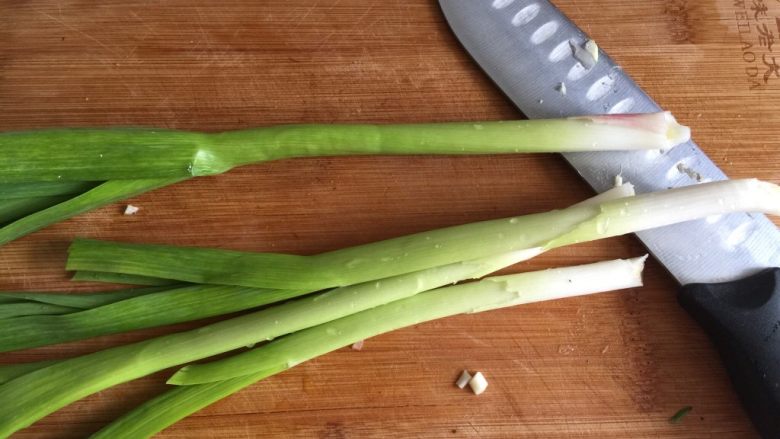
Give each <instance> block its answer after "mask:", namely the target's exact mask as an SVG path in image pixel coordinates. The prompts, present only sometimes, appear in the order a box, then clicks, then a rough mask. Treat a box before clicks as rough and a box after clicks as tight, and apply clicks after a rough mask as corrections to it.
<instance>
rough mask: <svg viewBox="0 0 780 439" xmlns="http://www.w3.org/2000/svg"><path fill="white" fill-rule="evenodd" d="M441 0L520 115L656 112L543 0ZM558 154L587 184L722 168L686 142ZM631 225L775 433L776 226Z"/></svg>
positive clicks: (727, 222) (651, 181) (713, 173)
mask: <svg viewBox="0 0 780 439" xmlns="http://www.w3.org/2000/svg"><path fill="white" fill-rule="evenodd" d="M439 4H440V6H441V8H442V10H443V12H444V15H445V17H446V19H447V21H448V23H449V25H450V27H451V28H452V30H453V31H454V33H455V35H456V36H457V38H458V39H459V40H460V42H461V44H462V45H463V47H464V48H465V49H466V50H467V51H468V52H469V54H470V55H471V56H472V58H474V60H475V61H476V62H477V63H478V64H479V65H480V67H481V68H482V69H483V70H484V71H485V72H486V73H487V74H488V76H490V78H491V79H492V80H493V81H494V82H495V83H496V85H498V87H499V88H500V89H501V90H502V91H503V92H504V93H505V94H506V95H507V97H509V99H510V100H512V102H514V103H515V105H517V107H518V108H519V109H520V110H521V111H522V112H523V113H524V114H525V115H526V116H527V117H529V118H532V119H533V118H548V117H564V116H575V115H587V114H598V113H611V114H615V113H643V112H654V111H660V107H659V106H658V104H656V103H655V102H654V101H653V100H652V99H651V98H650V97H649V96H648V95H647V94H646V93H644V92H643V91H642V89H641V88H640V87H639V86H638V85H637V84H636V83H635V82H634V81H633V80H632V79H631V78H630V77H629V76H628V75H627V74H626V73H625V72H624V71H623V70H622V69H621V68H620V66H618V65H617V64H616V63H615V62H614V61H613V60H612V59H611V58H610V57H609V56H608V55H607V54H606V53H604V52H603V51H602V50H601V49H599V50H598V56H597V57H596V58H591V59H584V58H583V55H582V53H583V52H586V53H587V51H585V49H584V48H585V45H586V43H588V42H589V41H590V40H589V38H588V36H587V35H586V34H585V33H584V32H583V31H582V30H580V29H579V28H578V27H577V26H576V25H575V24H574V23H573V22H572V21H570V20H569V19H568V18H567V17H566V16H565V15H564V14H563V13H562V12H561V11H559V10H558V9H557V8H556V7H555V6H554V5H553V4H552V3H550V2H549V1H547V0H478V1H475V0H440V1H439ZM564 157H565V158H566V160H568V161H569V163H571V164H572V165H573V167H574V168H575V169H576V170H577V171H578V172H579V174H580V175H581V176H582V177H583V178H584V179H585V180H586V181H587V182H588V183H589V184H590V185H591V186H592V187H593V188H594V189H595V190H596V191H597V192H602V191H604V190H606V189H608V188H610V187H611V186H612V184H613V180H614V177H615V176H616V175H621V176H622V177H623V178H624V179H625V180H627V181H630V182H631V183H633V184H634V185H635V187H636V189H637V192H640V193H642V192H652V191H658V190H664V189H668V188H672V187H679V186H685V185H689V184H696V183H700V182H706V181H715V180H723V179H726V178H727V177H726V175H725V174H724V173H723V171H721V170H720V169H719V168H718V167H717V166H716V165H715V164H714V163H713V162H712V160H710V159H709V158H708V157H707V155H706V154H705V153H704V152H703V151H702V150H701V149H700V148H699V147H698V146H697V145H696V144H695V143H693V141H691V142H689V143H686V144H683V145H680V146H678V147H676V148H674V149H672V150H669V151H661V152H617V153H616V152H592V153H591V152H588V153H570V154H564ZM637 235H638V236H639V238H640V239H641V240H642V242H643V243H644V244H645V246H646V247H647V248H648V250H649V251H650V253H651V254H652V255H653V256H654V257H655V258H656V259H658V260H659V261H660V262H661V263H662V264H663V265H664V266H665V267H666V268H667V269H668V270H669V272H670V273H671V274H672V275H673V276H674V277H675V278H676V279H677V280H678V281H679V282H680V284H682V285H686V286H685V287H683V288H682V290H681V293H680V295H679V298H680V302H681V304H682V305H683V306H684V307H685V308H686V309H687V310H688V311H689V312H690V313H691V314H692V315H693V316H694V318H696V320H697V321H699V323H700V324H702V326H703V327H704V328H705V330H706V331H707V332H708V333H709V335H710V336H711V338H712V339H713V341H714V342H715V344H716V346H717V348H718V350H719V352H720V354H721V356H722V358H723V359H724V362H725V364H726V367H727V369H728V371H729V374H730V376H731V378H732V381H733V382H734V383H735V384H736V385H737V391H738V393H739V395H740V398H741V399H742V401H743V403H744V405H745V407H746V408H747V410H748V412H749V414H750V415H751V419H752V420H753V422H754V424H755V425H756V426H757V428H758V429H759V431H760V432H761V433H762V434H763V435H764V436H766V437H780V419H778V418H780V417H778V416H777V413H780V330H778V328H779V327H780V270H778V269H772V268H771V267H777V266H780V231H778V229H777V227H775V225H774V224H773V223H772V222H771V221H769V219H768V218H766V217H765V216H764V215H761V214H755V213H750V214H729V215H723V216H720V217H714V218H707V219H706V220H701V221H692V222H688V223H682V224H677V225H673V226H667V227H662V228H657V229H652V230H647V231H644V232H640V233H638V234H637ZM751 293H752V294H751ZM746 294H750V297H752V299H751V300H745V299H744V296H745V295H746Z"/></svg>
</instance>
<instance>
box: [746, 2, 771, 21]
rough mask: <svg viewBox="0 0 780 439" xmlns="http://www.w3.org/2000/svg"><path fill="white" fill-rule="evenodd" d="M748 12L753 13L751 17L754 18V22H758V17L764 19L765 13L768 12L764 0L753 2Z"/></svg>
mask: <svg viewBox="0 0 780 439" xmlns="http://www.w3.org/2000/svg"><path fill="white" fill-rule="evenodd" d="M750 10H751V11H753V12H754V14H753V16H754V17H755V18H756V21H758V16H759V15H761V16H763V17H764V18H766V13H767V12H768V11H769V6H767V5H766V3H764V0H753V6H751V7H750Z"/></svg>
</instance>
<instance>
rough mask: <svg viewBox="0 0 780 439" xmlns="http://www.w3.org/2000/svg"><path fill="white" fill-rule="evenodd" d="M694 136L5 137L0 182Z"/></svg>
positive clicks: (364, 130) (514, 128)
mask: <svg viewBox="0 0 780 439" xmlns="http://www.w3.org/2000/svg"><path fill="white" fill-rule="evenodd" d="M689 137H690V130H689V129H688V128H687V127H684V126H681V125H679V124H678V123H677V122H676V121H675V119H674V117H672V116H671V114H670V113H651V114H641V115H628V116H624V115H618V116H585V117H575V118H568V119H549V120H522V121H500V122H455V123H420V124H389V125H345V124H319V125H318V124H312V125H281V126H270V127H264V128H254V129H247V130H239V131H228V132H222V133H211V134H207V133H199V132H188V131H177V130H164V129H144V128H109V129H88V128H55V129H39V130H32V131H21V132H5V133H0V163H3V165H2V166H0V183H19V182H41V181H55V182H84V181H105V180H123V179H139V178H180V179H183V178H189V177H197V176H203V175H214V174H220V173H222V172H225V171H228V170H230V169H232V168H234V167H236V166H242V165H247V164H250V163H257V162H264V161H268V160H277V159H284V158H291V157H309V156H337V155H356V154H500V153H518V152H564V151H595V150H625V149H626V148H627V145H630V148H632V149H668V148H671V147H673V146H675V145H677V144H679V143H682V142H685V141H687V140H688V138H689Z"/></svg>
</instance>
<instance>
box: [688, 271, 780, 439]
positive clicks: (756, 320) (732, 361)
mask: <svg viewBox="0 0 780 439" xmlns="http://www.w3.org/2000/svg"><path fill="white" fill-rule="evenodd" d="M678 299H679V301H680V304H681V305H682V306H683V308H685V309H686V310H687V311H688V312H689V313H690V314H691V315H692V316H693V318H695V319H696V320H697V321H698V322H699V324H700V325H701V326H702V327H703V328H704V330H705V331H706V332H707V333H708V334H709V336H710V338H711V339H712V341H713V342H714V343H715V347H716V348H717V349H718V352H719V353H720V356H721V358H722V359H723V362H724V363H725V365H726V370H727V371H728V374H729V376H730V377H731V381H732V383H733V384H734V387H735V388H736V390H737V394H738V395H739V398H740V399H741V400H742V404H743V405H744V407H745V409H746V410H747V412H748V415H750V418H751V420H752V421H753V424H754V425H755V426H756V428H757V429H758V431H759V433H761V436H762V437H764V438H767V439H769V438H771V439H777V438H780V268H770V269H766V270H763V271H761V272H759V273H757V274H754V275H752V276H750V277H747V278H745V279H741V280H737V281H734V282H724V283H717V284H689V285H685V286H684V287H682V289H681V291H680V294H679V296H678Z"/></svg>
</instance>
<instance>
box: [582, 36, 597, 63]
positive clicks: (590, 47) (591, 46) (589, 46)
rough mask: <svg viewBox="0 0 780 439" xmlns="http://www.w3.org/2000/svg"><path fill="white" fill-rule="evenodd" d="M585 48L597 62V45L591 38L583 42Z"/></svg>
mask: <svg viewBox="0 0 780 439" xmlns="http://www.w3.org/2000/svg"><path fill="white" fill-rule="evenodd" d="M584 47H585V50H587V51H588V53H589V54H590V56H591V57H593V62H594V63H597V62H599V46H598V44H596V42H595V41H593V40H588V41H586V42H585V46H584Z"/></svg>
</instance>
